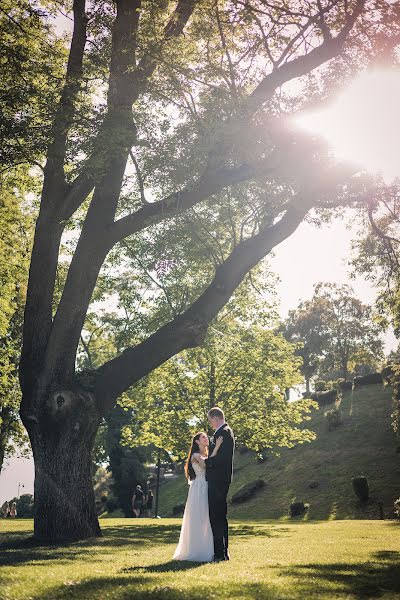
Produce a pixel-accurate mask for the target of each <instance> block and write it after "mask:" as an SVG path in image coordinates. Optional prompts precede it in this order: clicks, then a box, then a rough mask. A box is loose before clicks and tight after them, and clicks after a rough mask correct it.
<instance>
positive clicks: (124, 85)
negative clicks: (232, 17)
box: [64, 0, 197, 219]
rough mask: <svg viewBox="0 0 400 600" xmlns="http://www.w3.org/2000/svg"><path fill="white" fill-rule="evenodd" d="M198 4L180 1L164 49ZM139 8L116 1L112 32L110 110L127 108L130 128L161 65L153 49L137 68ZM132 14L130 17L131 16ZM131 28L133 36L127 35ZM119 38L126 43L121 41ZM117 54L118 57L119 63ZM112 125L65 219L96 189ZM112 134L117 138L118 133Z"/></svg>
mask: <svg viewBox="0 0 400 600" xmlns="http://www.w3.org/2000/svg"><path fill="white" fill-rule="evenodd" d="M196 4H197V0H179V2H178V3H177V6H176V8H175V11H174V13H173V14H172V16H171V18H170V19H169V21H168V23H167V24H166V26H165V29H164V36H163V41H162V42H161V46H162V44H163V43H165V42H166V41H168V40H169V39H171V38H174V37H178V36H179V35H181V34H182V32H183V30H184V27H185V25H186V24H187V22H188V20H189V19H190V17H191V15H192V13H193V10H194V8H195V6H196ZM140 5H141V0H136V2H134V3H132V1H131V0H119V1H118V2H117V19H116V21H115V25H114V32H113V45H114V46H113V47H114V50H113V58H112V61H111V68H110V78H109V93H108V105H109V109H110V108H111V106H113V105H115V104H117V105H119V106H120V108H122V107H124V108H125V110H126V116H129V117H130V121H131V126H132V115H131V107H132V105H133V104H134V103H135V102H136V101H137V99H138V98H139V96H140V95H141V94H143V93H144V91H145V89H146V85H147V82H148V80H149V79H150V77H151V76H152V75H153V73H154V71H155V69H156V67H157V64H158V60H157V59H158V57H157V53H155V52H154V48H153V50H151V49H149V50H148V51H147V53H146V54H145V55H144V57H143V58H142V59H141V60H140V61H139V64H138V65H137V66H136V60H135V52H134V50H135V46H136V42H135V41H133V38H135V39H136V30H137V27H138V20H139V9H140ZM129 14H130V18H129V16H128V15H129ZM129 28H130V33H129V35H128V30H129ZM121 36H122V38H121ZM119 38H121V39H122V40H123V41H120V39H119ZM117 54H118V55H119V59H118V60H117ZM119 63H121V64H119ZM117 97H118V99H117ZM108 116H109V115H108ZM109 125H110V121H109V120H108V119H107V117H106V120H105V123H104V124H103V126H102V127H101V129H100V132H99V134H98V136H97V139H96V140H95V142H94V151H93V153H92V155H91V156H90V157H89V158H88V160H87V161H86V165H85V166H84V168H83V170H82V172H81V173H80V174H79V175H78V177H77V178H76V179H75V181H74V182H73V184H72V185H71V187H70V190H69V193H68V196H67V198H66V201H65V213H64V215H65V216H64V218H65V219H69V218H70V217H71V216H72V215H73V214H74V212H75V211H76V210H77V209H78V208H79V206H80V205H81V204H82V202H83V201H84V200H85V198H86V197H87V196H88V195H89V194H90V192H91V191H92V189H93V187H94V186H95V183H96V179H95V177H94V176H93V173H92V171H93V163H94V162H96V161H97V162H98V160H99V153H101V154H102V156H103V157H104V159H105V160H106V159H107V157H109V156H110V139H112V136H111V138H110V135H109V134H108V133H107V130H108V128H109ZM120 125H124V124H123V123H121V124H120ZM126 125H127V126H128V129H129V128H130V125H129V123H128V124H126V123H125V127H126ZM112 127H113V123H111V128H112ZM122 128H123V127H122ZM133 133H134V136H133V137H134V139H132V143H131V145H130V148H131V147H132V146H133V145H134V143H135V141H136V130H135V131H134V132H133ZM113 135H114V136H115V132H114V134H113ZM111 154H112V153H111Z"/></svg>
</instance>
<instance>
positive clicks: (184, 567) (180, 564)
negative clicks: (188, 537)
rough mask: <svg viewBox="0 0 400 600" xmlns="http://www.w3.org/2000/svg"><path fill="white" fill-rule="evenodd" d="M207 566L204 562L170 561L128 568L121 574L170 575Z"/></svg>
mask: <svg viewBox="0 0 400 600" xmlns="http://www.w3.org/2000/svg"><path fill="white" fill-rule="evenodd" d="M205 564H209V563H204V562H195V561H182V560H169V561H168V562H165V563H160V564H158V565H147V566H144V567H141V566H135V567H126V568H125V569H122V570H121V573H168V572H171V571H174V572H176V571H190V570H193V569H196V568H197V567H201V566H203V565H205Z"/></svg>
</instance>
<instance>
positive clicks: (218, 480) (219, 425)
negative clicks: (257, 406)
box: [205, 407, 235, 562]
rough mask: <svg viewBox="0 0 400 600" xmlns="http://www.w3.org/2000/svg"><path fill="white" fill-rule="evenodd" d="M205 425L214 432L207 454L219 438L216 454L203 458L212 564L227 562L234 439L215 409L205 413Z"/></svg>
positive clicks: (218, 409)
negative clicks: (211, 541)
mask: <svg viewBox="0 0 400 600" xmlns="http://www.w3.org/2000/svg"><path fill="white" fill-rule="evenodd" d="M208 422H209V423H210V425H211V427H212V428H213V429H214V430H215V432H214V435H213V437H212V438H211V440H210V454H212V452H213V450H214V448H215V444H216V441H217V439H218V438H219V437H222V444H221V446H220V447H219V449H218V452H217V454H216V455H215V456H210V457H209V458H206V461H205V462H206V479H207V481H208V506H209V512H210V523H211V529H212V532H213V537H214V561H215V562H219V561H222V560H229V553H228V520H227V516H226V514H227V510H228V507H227V504H226V497H227V495H228V490H229V486H230V483H231V481H232V466H233V453H234V449H235V438H234V436H233V431H232V429H231V428H230V427H229V425H227V423H225V416H224V413H223V411H222V410H221V409H220V408H217V407H215V408H212V409H211V410H210V411H209V412H208Z"/></svg>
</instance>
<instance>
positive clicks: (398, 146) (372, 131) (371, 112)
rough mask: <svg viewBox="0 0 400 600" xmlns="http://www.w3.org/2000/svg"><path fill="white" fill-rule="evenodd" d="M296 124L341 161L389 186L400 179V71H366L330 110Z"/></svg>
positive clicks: (301, 117) (302, 119)
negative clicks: (320, 140) (316, 136)
mask: <svg viewBox="0 0 400 600" xmlns="http://www.w3.org/2000/svg"><path fill="white" fill-rule="evenodd" d="M296 121H297V123H298V124H299V125H300V126H301V127H303V128H305V129H308V130H309V131H312V132H313V133H317V134H319V135H321V136H323V137H324V138H325V139H326V140H327V141H328V143H329V144H330V146H331V147H332V149H333V151H334V152H335V154H336V156H337V157H338V158H342V159H346V160H350V161H352V162H355V163H358V164H359V165H360V167H362V168H363V169H365V170H367V171H369V172H370V173H376V174H378V173H379V174H381V175H382V177H383V178H384V180H385V181H386V182H387V183H390V182H391V181H393V179H395V178H396V177H400V70H390V71H389V70H386V71H384V70H381V71H378V70H377V71H366V72H364V73H362V74H361V75H360V76H359V77H358V78H357V79H355V80H354V81H353V82H352V83H351V84H350V85H349V86H348V87H347V88H346V89H345V90H344V91H343V92H342V93H341V94H340V96H338V98H337V100H336V101H335V102H334V103H333V104H331V105H330V106H329V107H327V108H325V109H324V110H321V111H318V112H313V113H307V114H303V115H301V116H300V117H298V118H297V119H296Z"/></svg>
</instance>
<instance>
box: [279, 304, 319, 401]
mask: <svg viewBox="0 0 400 600" xmlns="http://www.w3.org/2000/svg"><path fill="white" fill-rule="evenodd" d="M326 308H327V307H326V301H325V299H324V298H313V299H312V300H306V301H304V302H301V303H300V304H299V306H298V308H297V309H295V310H290V311H289V314H288V317H287V319H286V320H285V321H284V323H282V325H281V326H280V330H281V331H282V333H283V335H284V337H285V338H286V339H287V340H289V341H290V342H292V343H295V344H297V351H296V354H297V355H298V356H300V357H301V359H302V365H301V373H302V374H303V377H304V380H305V382H306V391H307V393H308V392H310V390H311V388H310V382H311V378H312V377H314V376H315V375H316V374H317V372H318V369H319V366H320V362H321V358H322V356H323V352H324V349H325V348H326V346H327V343H328V332H327V331H326V329H325V328H324V326H323V315H324V311H325V309H326Z"/></svg>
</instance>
